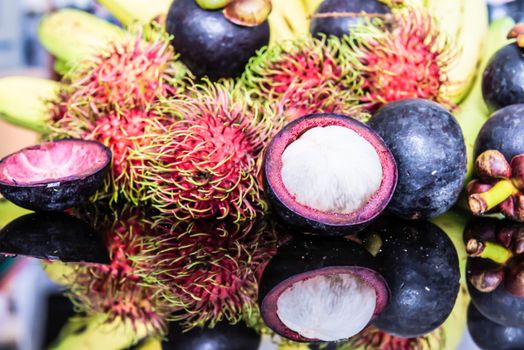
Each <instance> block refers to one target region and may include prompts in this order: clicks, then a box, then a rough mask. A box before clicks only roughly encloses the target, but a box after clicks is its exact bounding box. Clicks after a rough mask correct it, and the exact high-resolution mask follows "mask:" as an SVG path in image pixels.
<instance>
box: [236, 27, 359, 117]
mask: <svg viewBox="0 0 524 350" xmlns="http://www.w3.org/2000/svg"><path fill="white" fill-rule="evenodd" d="M349 53H350V50H349V48H348V46H347V45H345V44H344V43H343V42H342V41H341V40H340V39H339V38H336V37H331V38H329V39H326V38H320V39H318V38H311V37H307V38H300V39H297V40H294V41H284V42H280V43H277V44H275V45H272V46H269V47H266V48H264V49H262V50H260V51H259V53H258V55H257V56H256V57H254V58H253V59H251V61H250V62H249V64H248V65H247V67H246V71H245V73H244V74H243V76H242V79H241V84H242V85H244V86H245V87H246V88H247V89H248V90H249V91H250V94H251V95H252V96H253V97H254V98H255V99H264V100H265V99H269V100H270V101H273V102H274V103H275V104H276V106H277V108H278V109H279V112H280V113H284V115H285V118H286V120H287V121H291V120H293V119H296V118H297V117H301V116H303V115H305V114H311V113H319V112H328V113H329V112H335V113H343V114H348V115H353V116H356V117H359V114H358V110H359V109H358V106H357V104H358V98H357V95H356V90H357V89H358V86H357V85H356V83H357V81H358V80H357V79H356V78H357V77H358V75H357V72H356V71H355V70H354V68H353V63H352V62H353V61H354V59H352V58H351V57H350V56H349Z"/></svg>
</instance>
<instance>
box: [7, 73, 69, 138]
mask: <svg viewBox="0 0 524 350" xmlns="http://www.w3.org/2000/svg"><path fill="white" fill-rule="evenodd" d="M59 87H60V84H59V83H57V82H54V81H52V80H48V79H39V78H32V77H19V76H12V77H6V78H1V79H0V119H3V120H5V121H7V122H8V123H11V124H14V125H18V126H22V127H24V128H27V129H31V130H34V131H38V132H42V131H44V130H45V128H46V125H45V120H46V115H47V108H48V106H47V102H46V101H49V100H52V99H53V98H54V97H55V96H56V94H57V91H58V88H59Z"/></svg>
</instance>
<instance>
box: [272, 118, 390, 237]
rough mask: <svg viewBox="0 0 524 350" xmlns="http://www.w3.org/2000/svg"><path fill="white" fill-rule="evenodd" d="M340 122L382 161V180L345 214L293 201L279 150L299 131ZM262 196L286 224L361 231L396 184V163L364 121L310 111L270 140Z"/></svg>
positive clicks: (326, 231) (330, 231) (337, 232)
mask: <svg viewBox="0 0 524 350" xmlns="http://www.w3.org/2000/svg"><path fill="white" fill-rule="evenodd" d="M330 125H336V126H343V127H347V128H349V129H350V130H353V131H355V132H356V133H358V134H359V135H360V136H361V137H362V138H364V139H365V140H366V141H368V142H369V143H370V144H371V146H373V148H374V149H375V151H376V152H377V154H378V156H379V158H380V161H381V165H382V174H383V176H382V183H381V184H380V187H379V189H378V190H377V191H376V192H375V193H374V194H373V195H372V196H371V197H370V199H369V200H368V201H367V203H366V204H365V205H364V206H363V207H362V208H360V209H358V210H355V211H353V212H351V213H348V214H338V213H326V212H322V211H319V210H316V209H314V208H311V207H308V206H306V205H302V204H300V203H298V202H296V201H295V198H294V197H293V195H291V194H290V193H289V192H288V191H287V189H286V188H285V186H284V184H283V181H282V175H281V171H282V154H283V152H284V150H285V148H286V147H287V146H288V145H289V144H290V143H292V142H293V141H295V140H296V139H297V138H298V137H300V135H302V134H303V133H304V132H306V131H307V130H309V129H311V128H314V127H323V126H330ZM263 180H264V188H265V193H266V196H267V198H268V200H269V203H270V204H271V206H272V208H273V212H274V213H275V215H276V216H277V217H278V218H279V219H280V220H281V221H282V222H284V223H285V224H287V225H289V226H290V227H294V228H297V229H300V230H302V231H305V232H311V233H317V234H321V235H325V236H342V235H348V234H353V233H356V232H359V231H361V230H362V229H364V228H365V227H366V226H367V225H369V224H370V223H371V222H372V220H373V219H374V218H376V217H377V216H378V215H379V214H380V213H381V212H382V211H384V209H385V208H386V206H387V204H388V203H389V201H390V199H391V197H392V196H393V192H394V191H395V186H396V184H397V166H396V163H395V159H394V158H393V155H392V154H391V152H390V151H389V149H388V148H387V146H386V145H385V143H384V141H383V140H382V139H381V138H380V136H379V135H377V133H375V132H374V131H373V130H372V129H371V128H369V127H368V126H367V125H365V124H363V123H361V122H359V121H357V120H355V119H352V118H350V117H347V116H344V115H339V114H330V113H325V114H311V115H307V116H304V117H302V118H298V119H296V120H294V121H293V122H291V123H289V124H287V125H286V126H285V127H284V128H283V129H282V130H281V131H280V132H279V133H278V134H277V135H276V136H275V137H274V138H273V140H272V141H271V143H270V145H269V147H268V149H267V152H266V155H265V163H264V168H263Z"/></svg>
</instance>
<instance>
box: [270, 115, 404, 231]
mask: <svg viewBox="0 0 524 350" xmlns="http://www.w3.org/2000/svg"><path fill="white" fill-rule="evenodd" d="M263 177H264V186H265V189H266V194H267V196H268V199H269V202H270V203H271V205H272V207H273V211H274V213H275V214H276V215H277V216H278V217H279V218H280V219H281V220H282V221H283V222H285V223H287V224H289V225H291V226H293V227H295V228H299V229H302V230H303V231H308V232H313V233H321V234H324V235H343V234H349V233H354V232H357V231H358V230H361V229H362V228H364V227H365V226H366V225H367V224H369V223H370V221H371V220H373V219H374V218H375V217H376V216H377V215H379V214H380V213H381V212H382V211H383V210H384V209H385V208H386V206H387V204H388V202H389V200H390V199H391V196H392V194H393V191H394V190H395V185H396V182H397V167H396V164H395V160H394V158H393V155H392V154H391V152H390V151H389V149H388V148H387V146H386V145H385V144H384V142H383V141H382V139H381V138H380V136H378V135H377V133H375V132H374V131H373V130H371V128H369V127H368V126H366V125H365V124H363V123H361V122H359V121H357V120H355V119H352V118H350V117H347V116H343V115H338V114H330V113H327V114H311V115H308V116H305V117H302V118H299V119H296V120H294V121H293V122H291V123H289V124H288V125H286V126H285V127H284V128H283V129H282V130H281V131H280V132H279V133H278V134H277V135H276V136H275V137H274V139H273V140H272V141H271V143H270V145H269V147H268V149H267V152H266V155H265V165H264V170H263Z"/></svg>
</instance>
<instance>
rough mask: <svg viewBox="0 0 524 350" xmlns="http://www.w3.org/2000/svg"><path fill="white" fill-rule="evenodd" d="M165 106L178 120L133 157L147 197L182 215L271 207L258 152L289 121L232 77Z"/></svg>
mask: <svg viewBox="0 0 524 350" xmlns="http://www.w3.org/2000/svg"><path fill="white" fill-rule="evenodd" d="M189 90H190V91H189V93H188V94H187V95H186V96H184V97H182V98H173V99H170V100H169V101H167V102H166V103H165V104H163V105H162V107H163V108H164V109H165V111H164V112H163V113H164V114H169V115H170V116H171V117H172V118H173V119H176V120H178V121H176V122H174V123H173V124H172V125H171V126H170V127H169V129H168V130H167V132H165V133H163V134H159V135H157V136H156V137H155V138H153V139H152V140H151V142H150V143H149V145H148V146H146V147H142V148H140V149H138V150H137V152H135V155H134V156H132V157H131V159H139V160H145V161H144V163H143V169H141V170H140V171H138V172H137V173H139V174H140V178H141V179H140V180H139V181H140V182H141V184H142V186H143V188H148V194H147V198H148V199H149V200H150V201H151V203H152V205H153V206H154V207H155V208H156V209H158V210H159V211H160V212H162V213H165V214H168V215H173V216H174V217H176V218H177V219H178V220H190V219H204V218H214V219H219V220H222V219H231V220H233V221H236V222H240V221H245V220H252V219H255V218H256V216H257V215H258V214H260V213H263V212H265V211H266V209H267V204H266V202H265V200H264V199H263V198H262V185H261V183H260V181H259V178H258V175H259V172H260V158H261V157H260V155H261V153H262V150H263V149H264V148H265V146H266V145H267V143H268V142H269V140H270V139H271V137H272V136H273V135H274V133H275V132H276V131H278V130H279V128H280V127H281V126H282V124H283V120H282V118H278V117H276V116H275V114H274V112H272V111H271V110H270V109H269V108H268V107H267V106H264V105H262V104H258V103H255V102H253V101H250V100H249V99H248V98H247V97H246V94H245V91H242V90H239V89H235V88H233V87H232V85H231V84H211V83H207V84H204V85H195V86H193V87H190V88H189Z"/></svg>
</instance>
